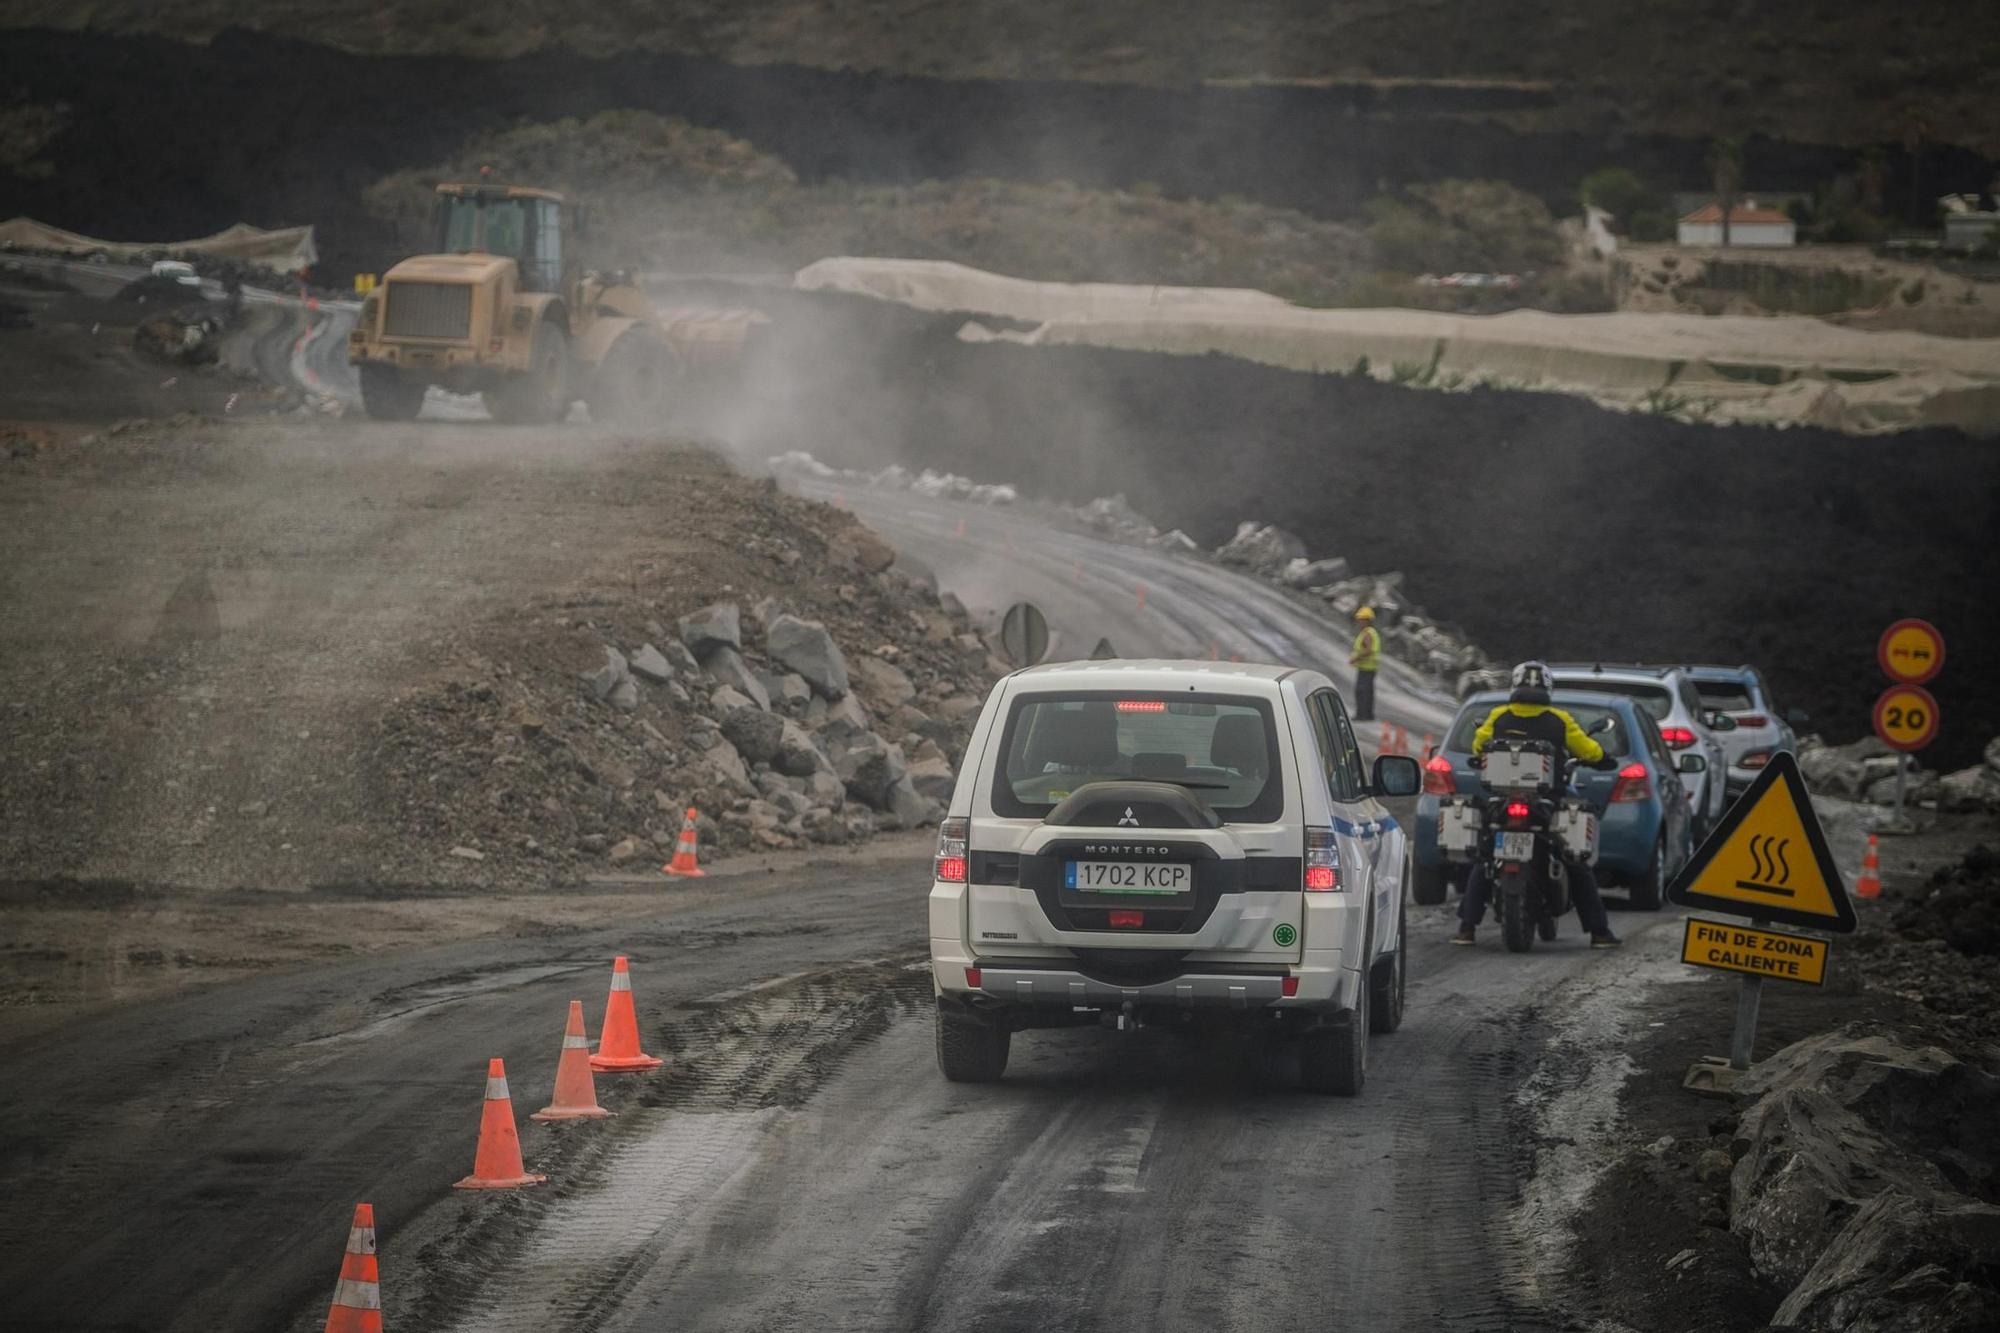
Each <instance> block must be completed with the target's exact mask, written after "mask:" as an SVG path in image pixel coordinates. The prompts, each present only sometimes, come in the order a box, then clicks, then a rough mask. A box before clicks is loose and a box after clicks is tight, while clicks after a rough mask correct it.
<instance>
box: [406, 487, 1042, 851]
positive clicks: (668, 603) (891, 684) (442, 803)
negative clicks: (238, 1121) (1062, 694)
mask: <svg viewBox="0 0 2000 1333" xmlns="http://www.w3.org/2000/svg"><path fill="white" fill-rule="evenodd" d="M772 503H773V505H774V507H777V506H782V507H786V508H788V509H789V510H797V511H800V512H801V513H803V512H804V511H807V510H814V511H816V514H817V516H818V517H819V521H820V522H821V523H823V524H824V525H826V529H827V530H826V531H825V532H824V533H821V532H816V531H814V530H813V529H812V528H811V527H809V526H802V525H800V524H798V523H797V522H795V521H793V522H786V521H783V520H779V521H769V522H765V523H762V524H758V525H756V526H754V527H752V528H751V529H750V530H748V531H739V532H737V533H735V534H734V535H733V540H736V541H738V542H741V543H742V544H744V545H745V546H746V547H747V548H748V549H749V550H750V551H751V552H753V553H756V554H758V555H759V556H760V557H761V558H762V559H763V561H764V562H765V563H767V564H768V565H769V566H770V567H771V568H772V569H773V571H774V573H778V574H780V575H781V576H782V577H781V579H779V580H776V581H779V582H782V583H783V584H784V585H785V586H786V588H787V589H788V591H786V592H784V593H781V594H771V593H766V594H764V595H761V596H757V597H756V599H755V600H754V601H753V600H751V598H750V597H749V596H747V595H746V596H741V597H731V598H727V599H719V600H713V601H703V602H701V604H699V605H694V606H682V605H679V604H678V603H679V602H680V601H681V599H682V598H683V597H691V596H693V595H695V594H694V590H692V589H690V590H688V591H687V592H686V593H682V592H680V590H678V589H662V590H661V591H660V594H659V596H658V597H657V598H656V599H648V598H645V597H643V596H641V597H639V598H636V599H627V598H618V599H612V601H611V604H609V605H598V606H593V607H592V608H591V609H590V611H589V613H588V614H585V615H582V616H577V615H571V614H564V609H563V608H562V607H560V606H556V607H550V608H547V611H546V614H544V615H542V616H538V617H536V618H535V623H534V624H533V625H531V626H529V627H527V628H526V632H525V634H523V633H521V631H520V629H519V627H513V631H514V637H515V638H516V640H517V642H516V643H515V644H514V645H511V646H509V645H505V644H496V643H494V642H492V641H491V640H489V641H487V642H485V643H484V644H483V645H482V646H481V648H480V649H479V650H478V651H477V652H476V654H475V655H472V656H470V657H469V658H468V660H467V662H466V667H467V669H466V670H463V671H461V672H458V673H455V675H454V678H453V679H451V680H448V681H446V682H444V683H443V684H441V685H439V686H437V687H435V688H432V689H428V690H424V691H421V692H418V693H416V694H413V695H410V696H407V697H405V698H403V699H401V700H399V701H398V703H397V704H396V706H395V707H393V708H392V709H391V710H390V713H389V716H388V717H387V718H386V719H385V721H384V723H383V725H382V728H381V735H380V737H379V742H378V744H377V745H376V746H375V750H374V754H373V757H372V768H373V770H374V772H373V774H372V777H373V779H374V784H373V785H376V786H379V787H380V788H381V789H382V791H383V793H384V795H385V796H386V797H387V798H388V799H389V801H390V802H391V803H392V804H393V806H394V807H395V810H396V812H397V818H398V819H399V820H400V822H401V823H402V824H403V825H404V827H405V829H406V831H407V832H408V833H409V834H410V835H411V836H412V837H413V838H414V839H415V840H416V841H418V842H419V843H421V844H423V845H427V846H430V847H434V848H437V849H438V850H440V851H443V850H445V849H446V848H449V849H450V851H451V854H453V855H457V856H459V857H460V858H461V859H464V860H467V861H472V862H474V863H475V864H476V866H477V874H478V875H479V876H480V877H481V878H482V879H485V880H493V879H497V878H505V877H508V876H509V875H510V874H518V875H521V876H528V877H537V876H538V877H541V878H544V879H545V878H547V877H548V876H550V875H551V874H556V875H561V874H566V873H567V874H576V873H592V872H593V871H594V870H598V869H602V868H605V867H627V868H630V869H633V870H644V869H648V868H651V867H652V866H654V865H656V864H657V863H659V862H660V861H663V860H665V859H666V857H667V856H668V855H670V854H671V852H672V851H673V846H674V839H675V836H676V835H677V833H678V832H679V830H680V826H681V820H682V816H683V813H684V812H685V811H686V810H687V809H688V808H690V807H692V808H694V809H696V810H698V811H699V812H700V813H699V819H698V824H697V829H698V832H699V834H700V837H701V842H702V845H703V847H704V848H705V849H706V850H709V851H714V850H717V849H720V850H724V851H734V850H745V849H749V850H763V849H785V848H797V847H805V846H811V845H816V844H817V845H832V844H842V843H849V842H853V841H856V840H858V839H863V838H866V837H868V836H870V835H871V834H874V833H876V832H877V831H881V830H891V829H910V828H917V827H921V826H924V825H928V824H932V823H935V822H936V821H937V820H938V819H939V818H941V817H942V809H943V805H944V802H945V801H946V800H947V799H948V798H949V796H950V793H951V789H952V784H953V782H954V780H955V774H956V772H957V762H958V760H959V758H960V756H961V754H962V753H963V749H964V745H965V742H966V739H967V736H968V733H969V731H970V729H971V726H972V724H973V721H974V720H975V718H976V717H977V714H978V711H979V708H980V706H981V704H982V703H983V702H984V698H985V694H986V691H987V690H988V689H989V688H990V686H991V683H992V681H993V680H994V679H995V678H996V677H997V676H998V675H1000V674H1002V673H1004V671H1005V670H1006V669H1007V668H1006V665H1005V663H1004V662H1002V661H1000V660H999V659H998V658H997V657H995V656H994V654H993V653H992V651H991V650H990V648H989V646H988V644H987V642H986V641H985V639H984V638H982V637H981V636H980V635H979V634H978V633H976V632H975V631H974V630H973V627H972V626H971V624H970V623H969V621H968V619H967V616H966V613H965V611H964V608H963V607H961V606H958V605H957V604H956V601H955V599H945V600H943V601H940V599H939V598H938V596H937V595H936V593H935V592H934V591H933V590H932V589H931V588H929V587H928V586H927V585H926V584H924V583H922V582H920V581H918V580H916V579H914V578H911V577H909V576H907V575H905V574H904V573H903V572H902V571H901V570H899V569H895V568H893V567H892V566H893V562H894V561H895V558H896V553H895V551H894V549H893V548H892V547H890V546H889V545H888V543H886V542H884V541H883V540H882V539H881V538H880V537H879V536H877V535H876V534H875V533H873V532H872V531H870V530H869V529H867V528H866V527H864V526H862V525H861V524H860V523H858V522H855V521H854V520H853V519H852V518H851V517H849V516H847V515H843V514H839V513H838V511H834V510H829V509H822V508H820V507H817V506H807V505H804V504H803V503H801V502H798V501H792V500H790V499H788V498H783V497H775V496H774V497H772ZM764 517H766V518H767V519H776V518H777V516H776V515H775V514H772V515H766V516H764ZM794 517H795V516H794ZM739 591H741V590H739ZM502 647H509V649H510V650H509V651H508V652H507V654H506V656H505V657H503V656H502V655H501V654H500V653H499V652H498V651H496V650H497V649H499V648H502ZM475 858H476V860H475Z"/></svg>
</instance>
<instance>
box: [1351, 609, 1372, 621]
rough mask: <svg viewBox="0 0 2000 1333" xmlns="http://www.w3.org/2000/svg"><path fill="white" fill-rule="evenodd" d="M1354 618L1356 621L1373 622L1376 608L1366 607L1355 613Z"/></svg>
mask: <svg viewBox="0 0 2000 1333" xmlns="http://www.w3.org/2000/svg"><path fill="white" fill-rule="evenodd" d="M1354 618H1355V619H1356V620H1373V619H1374V618H1375V608H1374V607H1372V606H1364V607H1362V608H1361V609H1360V610H1359V611H1356V612H1355V613H1354Z"/></svg>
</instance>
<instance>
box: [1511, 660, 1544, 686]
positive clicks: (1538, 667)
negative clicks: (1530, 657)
mask: <svg viewBox="0 0 2000 1333" xmlns="http://www.w3.org/2000/svg"><path fill="white" fill-rule="evenodd" d="M1514 688H1515V689H1517V690H1547V689H1548V688H1549V664H1548V663H1547V662H1523V663H1521V665H1519V666H1517V667H1515V668H1514Z"/></svg>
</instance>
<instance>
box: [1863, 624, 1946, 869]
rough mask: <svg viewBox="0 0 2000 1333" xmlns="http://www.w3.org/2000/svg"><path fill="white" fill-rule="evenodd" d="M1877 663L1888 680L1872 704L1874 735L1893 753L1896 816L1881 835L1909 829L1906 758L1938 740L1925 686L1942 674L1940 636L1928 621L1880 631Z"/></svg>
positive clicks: (1933, 701) (1931, 701)
mask: <svg viewBox="0 0 2000 1333" xmlns="http://www.w3.org/2000/svg"><path fill="white" fill-rule="evenodd" d="M1875 661H1876V663H1877V664H1878V665H1879V666H1880V667H1881V668H1882V674H1883V675H1885V676H1887V677H1888V678H1889V680H1890V682H1891V683H1890V685H1889V688H1888V689H1886V690H1884V691H1883V692H1882V697H1881V698H1879V699H1877V700H1876V701H1875V734H1876V735H1877V736H1878V737H1880V738H1881V740H1882V743H1883V744H1884V745H1887V746H1888V747H1889V748H1890V749H1892V750H1895V751H1898V753H1897V755H1896V813H1895V814H1894V815H1893V816H1892V817H1891V819H1890V823H1889V826H1888V828H1887V829H1884V830H1883V831H1884V832H1888V831H1889V830H1891V829H1893V830H1896V831H1898V832H1908V831H1910V828H1911V825H1910V824H1909V823H1908V821H1906V820H1905V819H1904V818H1903V798H1904V795H1905V793H1906V789H1907V787H1908V785H1909V775H1910V754H1911V752H1912V751H1916V750H1921V749H1923V748H1924V747H1925V746H1926V745H1929V744H1930V743H1931V742H1932V741H1933V740H1936V739H1937V731H1938V704H1937V700H1936V699H1933V698H1932V697H1931V694H1930V691H1929V690H1926V689H1924V688H1923V685H1924V682H1925V681H1927V680H1929V679H1931V677H1933V676H1935V675H1937V673H1938V672H1940V671H1942V670H1944V635H1942V634H1940V633H1938V628H1937V626H1935V625H1933V624H1931V623H1930V621H1928V620H1916V619H1906V620H1899V621H1897V622H1896V623H1895V624H1893V625H1891V626H1889V628H1887V629H1885V630H1883V631H1882V637H1881V638H1880V639H1879V640H1877V641H1876V644H1875Z"/></svg>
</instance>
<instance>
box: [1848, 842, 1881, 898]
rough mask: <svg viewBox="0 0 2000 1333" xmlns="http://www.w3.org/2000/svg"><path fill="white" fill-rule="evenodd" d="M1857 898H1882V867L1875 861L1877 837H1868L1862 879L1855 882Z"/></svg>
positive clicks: (1863, 859) (1862, 865)
mask: <svg viewBox="0 0 2000 1333" xmlns="http://www.w3.org/2000/svg"><path fill="white" fill-rule="evenodd" d="M1854 896H1855V897H1857V898H1880V897H1881V896H1882V865H1881V862H1879V861H1877V860H1876V859H1875V835H1874V834H1872V833H1871V834H1869V835H1868V854H1867V855H1865V856H1863V857H1862V858H1861V878H1859V879H1857V880H1855V881H1854Z"/></svg>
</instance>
